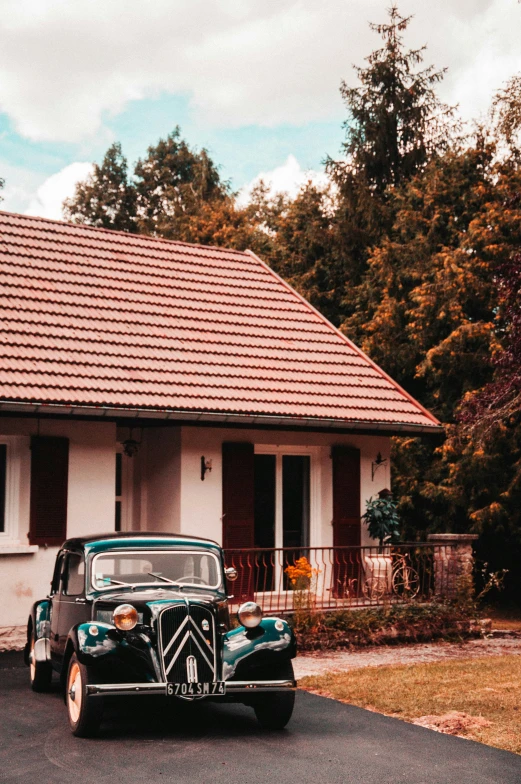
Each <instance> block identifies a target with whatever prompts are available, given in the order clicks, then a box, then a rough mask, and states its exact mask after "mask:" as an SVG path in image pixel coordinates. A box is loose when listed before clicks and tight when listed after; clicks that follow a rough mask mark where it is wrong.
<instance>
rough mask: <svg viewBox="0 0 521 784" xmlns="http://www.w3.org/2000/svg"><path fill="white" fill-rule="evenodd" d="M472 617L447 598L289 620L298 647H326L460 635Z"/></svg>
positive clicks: (467, 628) (380, 643)
mask: <svg viewBox="0 0 521 784" xmlns="http://www.w3.org/2000/svg"><path fill="white" fill-rule="evenodd" d="M474 617H475V615H474V612H473V611H472V610H471V611H470V612H469V609H468V608H461V607H459V606H457V605H456V604H452V603H449V602H433V603H430V604H427V603H423V602H422V603H421V604H420V603H415V602H407V603H403V604H389V605H384V606H380V607H370V608H366V609H363V610H339V611H332V612H324V613H320V612H317V611H314V612H309V613H307V614H305V613H299V614H296V615H295V616H294V617H293V618H292V619H291V623H292V624H293V628H294V630H295V633H296V635H297V639H298V645H299V649H300V650H303V651H304V650H317V649H320V650H328V649H335V648H350V647H352V646H364V645H388V644H393V643H398V642H405V641H409V642H419V641H422V640H430V639H436V638H440V637H443V638H446V639H461V638H463V637H465V636H468V635H469V634H470V621H471V620H472V619H473V618H474Z"/></svg>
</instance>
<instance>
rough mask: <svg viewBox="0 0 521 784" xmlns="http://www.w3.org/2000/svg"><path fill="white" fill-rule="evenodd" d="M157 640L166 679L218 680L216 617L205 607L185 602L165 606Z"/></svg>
mask: <svg viewBox="0 0 521 784" xmlns="http://www.w3.org/2000/svg"><path fill="white" fill-rule="evenodd" d="M205 627H208V628H205ZM159 642H160V649H161V656H162V658H163V668H164V674H165V679H166V680H167V681H168V682H169V683H190V682H194V681H197V682H198V683H212V682H213V681H215V680H217V677H216V661H217V659H216V649H215V617H214V614H213V612H212V610H211V609H209V608H208V607H203V606H201V605H199V604H188V603H187V604H182V605H181V604H178V605H176V606H174V607H167V608H166V609H165V610H163V611H162V612H161V614H160V616H159ZM191 657H193V658H191ZM194 659H195V665H194Z"/></svg>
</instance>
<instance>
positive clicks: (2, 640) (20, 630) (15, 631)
mask: <svg viewBox="0 0 521 784" xmlns="http://www.w3.org/2000/svg"><path fill="white" fill-rule="evenodd" d="M26 641H27V627H25V626H0V653H3V652H4V651H21V650H22V648H23V647H24V645H25V643H26Z"/></svg>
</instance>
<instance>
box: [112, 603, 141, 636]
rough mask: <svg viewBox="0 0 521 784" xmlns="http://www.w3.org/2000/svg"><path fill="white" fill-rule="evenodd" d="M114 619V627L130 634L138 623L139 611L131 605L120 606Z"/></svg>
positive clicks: (115, 612) (114, 614)
mask: <svg viewBox="0 0 521 784" xmlns="http://www.w3.org/2000/svg"><path fill="white" fill-rule="evenodd" d="M112 617H113V619H114V625H115V626H116V627H117V628H118V629H121V631H122V632H129V631H130V630H131V629H133V628H134V626H135V625H136V623H137V622H138V614H137V610H136V608H135V607H132V605H131V604H120V605H119V607H116V609H115V610H114V613H113V615H112Z"/></svg>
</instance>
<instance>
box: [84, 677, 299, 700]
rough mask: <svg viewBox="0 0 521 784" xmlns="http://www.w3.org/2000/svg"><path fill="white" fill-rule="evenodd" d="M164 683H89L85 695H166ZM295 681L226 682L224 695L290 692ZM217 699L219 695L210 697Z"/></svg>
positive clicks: (295, 684) (295, 685)
mask: <svg viewBox="0 0 521 784" xmlns="http://www.w3.org/2000/svg"><path fill="white" fill-rule="evenodd" d="M166 686H167V684H166V683H99V684H96V683H90V684H89V685H88V686H87V694H90V695H93V696H94V695H98V696H101V695H106V696H130V695H133V694H163V695H165V694H166ZM296 688H297V683H296V681H290V680H287V681H227V682H226V695H231V694H233V695H235V694H237V695H241V694H248V693H250V694H251V693H252V692H271V691H292V690H295V689H296ZM212 696H213V697H218V696H219V695H212Z"/></svg>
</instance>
